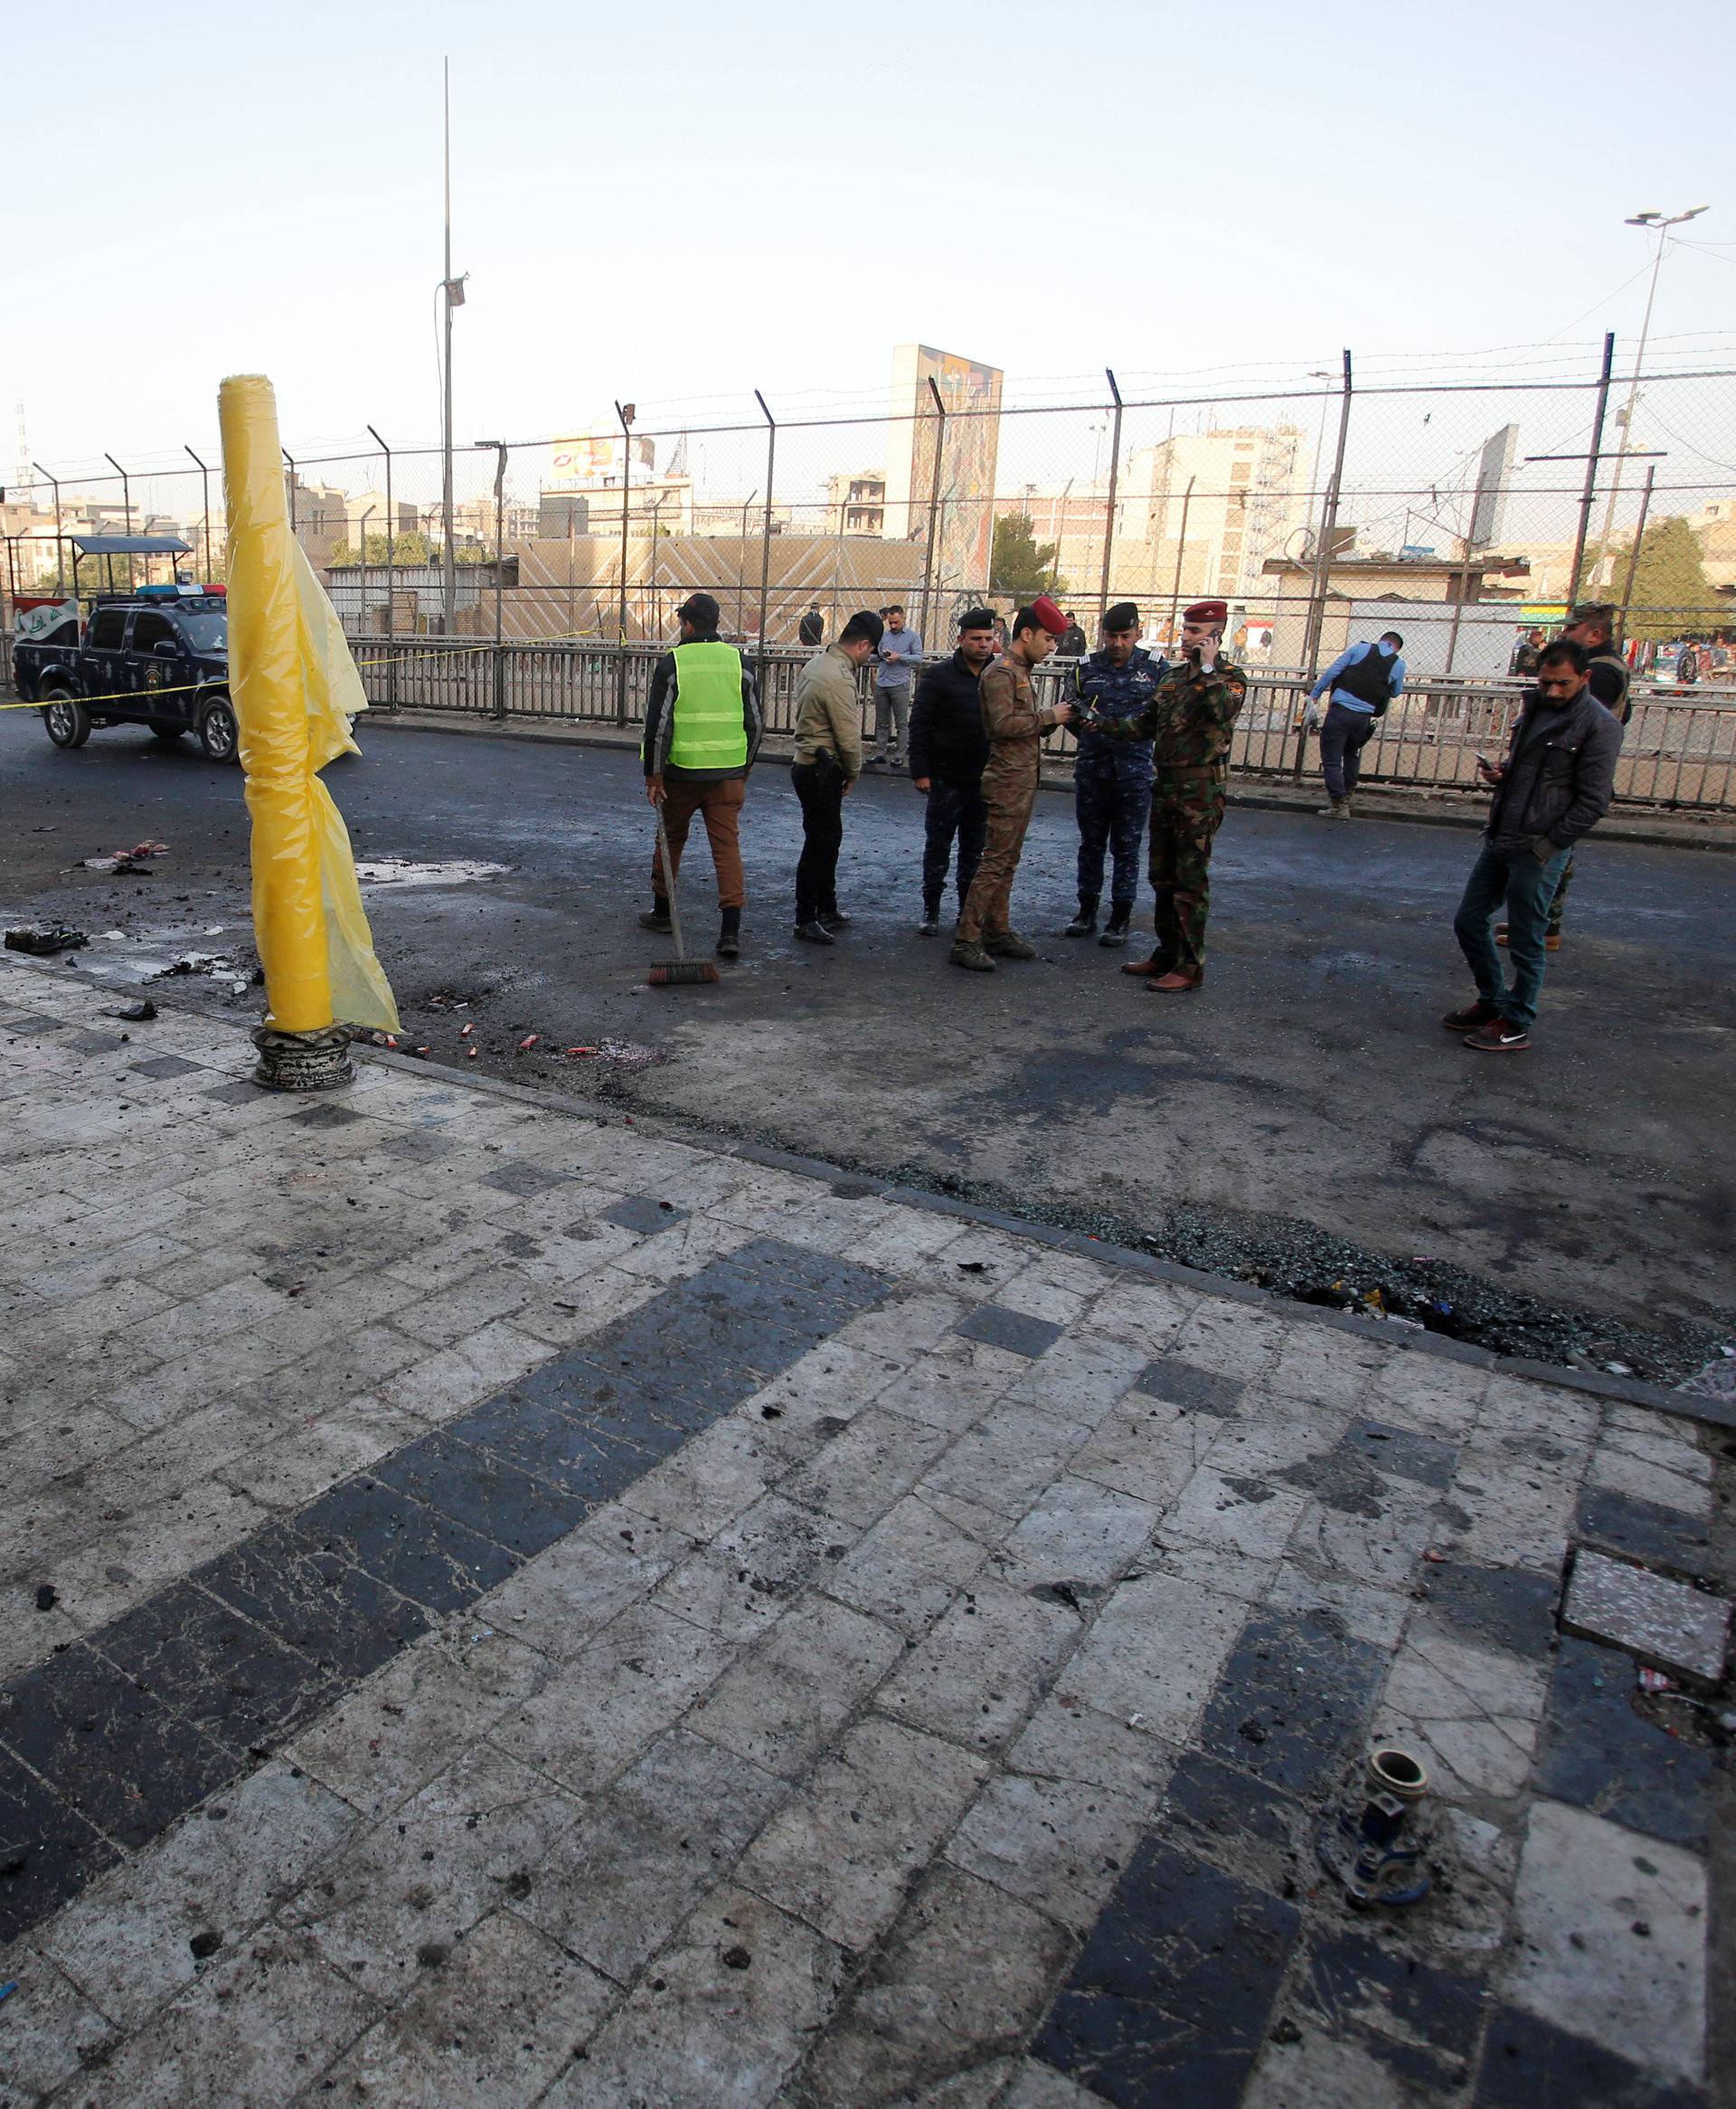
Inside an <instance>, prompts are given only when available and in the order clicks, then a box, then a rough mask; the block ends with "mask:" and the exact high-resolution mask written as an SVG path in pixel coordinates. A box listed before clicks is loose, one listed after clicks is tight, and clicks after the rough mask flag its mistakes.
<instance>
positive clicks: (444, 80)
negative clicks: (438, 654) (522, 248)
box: [440, 59, 469, 637]
mask: <svg viewBox="0 0 1736 2109" xmlns="http://www.w3.org/2000/svg"><path fill="white" fill-rule="evenodd" d="M440 109H441V139H442V147H443V154H442V168H443V173H444V188H443V195H444V202H445V209H446V251H445V255H446V267H445V271H444V274H443V276H442V278H441V279H440V296H441V299H442V301H443V303H444V307H445V314H446V343H445V347H444V364H443V367H442V371H443V373H444V375H445V380H444V382H443V383H442V386H441V391H440V393H441V399H442V400H441V417H440V516H441V519H442V520H443V521H444V523H445V528H446V562H445V564H444V566H443V569H442V579H441V585H442V596H443V598H442V613H441V619H440V624H441V628H442V629H444V630H445V632H446V634H447V635H448V637H450V636H451V634H452V632H453V630H454V629H456V628H457V626H458V552H457V550H456V549H455V547H454V546H453V541H452V310H453V309H454V308H455V307H463V306H464V279H463V278H458V279H455V278H454V277H453V276H452V61H451V60H450V59H442V60H441V61H440ZM468 276H469V274H468V272H467V273H466V274H465V277H468Z"/></svg>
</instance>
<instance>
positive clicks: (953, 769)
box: [910, 608, 995, 937]
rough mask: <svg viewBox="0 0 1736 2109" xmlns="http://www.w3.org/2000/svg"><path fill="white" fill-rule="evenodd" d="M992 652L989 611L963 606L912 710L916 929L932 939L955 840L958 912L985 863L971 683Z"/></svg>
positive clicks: (981, 748)
mask: <svg viewBox="0 0 1736 2109" xmlns="http://www.w3.org/2000/svg"><path fill="white" fill-rule="evenodd" d="M993 657H995V611H994V610H993V609H992V608H967V610H965V612H964V614H962V615H961V616H960V617H959V618H958V650H957V651H956V652H954V654H953V655H952V657H950V658H949V659H941V660H939V662H938V663H937V664H936V665H934V666H931V667H925V668H924V669H923V673H922V678H921V680H920V682H919V683H918V684H917V689H916V703H915V705H914V707H913V708H912V710H911V712H910V780H911V782H912V783H913V784H914V785H915V786H916V788H917V790H920V791H921V792H922V793H923V794H924V795H925V796H926V798H927V799H928V819H927V827H926V833H925V836H924V839H923V845H922V920H921V922H919V923H918V924H917V928H918V929H919V930H920V932H921V933H922V935H923V936H924V937H932V936H933V935H934V933H935V932H936V931H937V930H939V927H940V903H941V902H942V901H943V900H944V899H945V897H946V891H947V867H948V865H950V864H951V862H952V846H953V840H954V837H957V838H958V906H959V908H960V910H961V911H962V909H963V907H964V904H965V895H966V894H968V893H969V891H970V882H971V881H972V879H974V878H975V877H976V876H977V865H979V864H980V863H981V862H982V861H983V836H984V831H985V829H986V828H987V826H988V808H987V807H986V805H985V804H984V803H983V766H984V764H985V763H986V761H987V760H988V734H987V733H986V732H985V731H984V730H983V707H982V700H981V698H980V696H979V695H978V694H977V682H978V680H979V679H980V677H981V676H982V671H983V668H984V667H986V666H987V665H988V663H989V661H990V660H991V659H992V658H993Z"/></svg>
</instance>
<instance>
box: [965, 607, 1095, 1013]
mask: <svg viewBox="0 0 1736 2109" xmlns="http://www.w3.org/2000/svg"><path fill="white" fill-rule="evenodd" d="M1066 628H1067V618H1066V617H1065V616H1064V615H1063V614H1062V613H1061V610H1060V609H1059V608H1057V607H1056V606H1055V604H1054V602H1053V601H1052V600H1051V599H1050V598H1049V596H1048V594H1046V593H1043V594H1040V595H1039V596H1038V598H1037V599H1036V600H1035V601H1033V602H1032V604H1031V606H1030V607H1029V608H1021V609H1020V610H1019V611H1018V613H1017V614H1016V615H1015V616H1014V618H1013V634H1012V636H1011V637H1010V638H1008V639H1007V646H1006V650H1005V653H1004V654H1003V655H1002V657H1000V658H998V659H996V660H995V663H994V665H993V666H992V667H989V668H988V670H987V672H986V673H985V674H984V676H982V679H981V680H980V681H979V682H978V684H977V695H978V696H979V697H980V699H981V704H982V713H983V730H984V732H985V733H987V735H988V765H987V767H986V769H985V770H984V771H983V802H984V804H985V805H986V807H987V808H988V837H987V840H986V842H985V844H984V846H983V861H982V863H981V864H980V865H977V876H976V877H975V878H974V879H973V880H972V881H971V882H970V891H969V893H968V894H966V896H965V904H964V907H963V909H962V910H961V911H960V913H959V916H958V937H957V939H956V941H954V944H953V948H952V950H951V951H950V952H949V953H948V959H950V960H951V961H952V964H953V965H954V966H955V967H967V968H969V969H971V970H972V971H973V972H975V973H977V974H992V973H993V972H994V971H995V959H1003V960H1034V959H1035V958H1036V956H1037V950H1036V947H1035V946H1034V945H1031V944H1027V943H1026V942H1025V941H1024V938H1022V937H1021V936H1020V935H1019V933H1018V932H1017V931H1015V930H1014V929H1013V927H1012V924H1011V921H1010V917H1011V913H1012V900H1013V881H1014V876H1015V875H1016V874H1017V872H1018V868H1019V857H1020V855H1021V853H1022V852H1023V851H1024V831H1025V829H1026V828H1028V827H1029V826H1030V825H1031V813H1032V809H1033V807H1034V806H1035V805H1036V802H1037V777H1038V771H1039V770H1040V768H1041V766H1042V759H1043V734H1044V733H1046V732H1047V731H1048V730H1049V729H1050V727H1051V726H1052V725H1066V724H1071V723H1072V721H1073V716H1074V712H1073V706H1072V705H1071V703H1060V704H1056V705H1053V707H1052V708H1051V709H1047V710H1040V709H1039V708H1038V707H1037V697H1036V691H1035V689H1034V688H1033V686H1032V684H1031V673H1032V669H1033V667H1039V666H1041V665H1042V664H1043V660H1044V659H1046V658H1047V657H1049V655H1050V653H1051V652H1052V651H1053V650H1054V648H1055V639H1056V638H1058V637H1060V636H1061V632H1062V631H1063V630H1064V629H1066ZM991 953H992V954H994V958H991V957H990V954H991Z"/></svg>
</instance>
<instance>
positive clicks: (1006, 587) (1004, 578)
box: [988, 513, 1068, 602]
mask: <svg viewBox="0 0 1736 2109" xmlns="http://www.w3.org/2000/svg"><path fill="white" fill-rule="evenodd" d="M1055 549H1056V544H1054V543H1052V542H1041V543H1040V542H1039V541H1038V540H1037V538H1036V533H1035V530H1034V529H1033V525H1032V523H1031V515H1030V514H1029V513H1003V514H1002V515H1001V516H1000V518H999V519H998V520H996V521H995V547H994V551H993V553H991V555H990V557H989V560H988V590H989V591H990V592H991V593H1010V594H1012V596H1013V597H1014V600H1016V601H1020V602H1025V601H1034V600H1035V599H1036V597H1037V595H1038V594H1039V593H1064V592H1066V591H1068V586H1067V582H1066V580H1065V579H1063V578H1061V577H1060V576H1059V575H1058V574H1057V573H1056V572H1054V571H1053V569H1052V567H1053V564H1054V561H1055Z"/></svg>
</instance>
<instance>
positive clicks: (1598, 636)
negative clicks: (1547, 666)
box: [1495, 601, 1634, 952]
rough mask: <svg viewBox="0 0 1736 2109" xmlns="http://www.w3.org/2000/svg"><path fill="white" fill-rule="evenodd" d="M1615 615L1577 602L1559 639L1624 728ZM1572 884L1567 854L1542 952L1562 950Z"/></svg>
mask: <svg viewBox="0 0 1736 2109" xmlns="http://www.w3.org/2000/svg"><path fill="white" fill-rule="evenodd" d="M1616 615H1617V610H1616V607H1615V603H1614V602H1613V601H1576V602H1575V604H1574V605H1573V606H1572V607H1571V608H1570V609H1569V610H1568V611H1567V627H1566V628H1565V629H1563V630H1562V632H1561V636H1562V638H1564V639H1565V641H1566V642H1567V643H1569V644H1573V645H1578V646H1579V647H1580V649H1581V650H1582V651H1583V652H1584V653H1585V657H1586V676H1587V683H1588V686H1590V691H1591V695H1592V699H1593V701H1594V702H1597V703H1600V704H1601V705H1603V707H1604V708H1605V710H1607V711H1608V712H1609V715H1610V716H1611V717H1612V718H1614V719H1615V721H1616V723H1618V724H1620V725H1625V724H1626V723H1628V718H1629V716H1630V715H1631V714H1632V713H1633V707H1634V706H1633V704H1632V701H1631V700H1630V698H1629V695H1628V684H1629V679H1630V676H1629V674H1628V662H1627V660H1626V659H1625V658H1624V657H1622V651H1621V647H1620V646H1619V645H1618V643H1617V642H1616ZM1540 664H1541V658H1540ZM1571 884H1573V859H1572V856H1571V855H1570V856H1569V857H1568V860H1567V862H1566V863H1565V864H1564V865H1562V866H1561V882H1560V884H1558V885H1557V886H1556V888H1555V898H1554V899H1553V900H1552V902H1551V903H1550V904H1549V925H1548V928H1547V929H1546V930H1545V932H1543V949H1544V950H1545V951H1551V952H1559V951H1560V950H1561V911H1562V909H1563V908H1564V907H1565V906H1566V904H1567V889H1568V888H1569V887H1570V886H1571ZM1507 934H1508V933H1507V925H1506V924H1505V922H1497V923H1496V924H1495V943H1496V944H1498V945H1504V944H1505V943H1506V941H1507Z"/></svg>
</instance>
